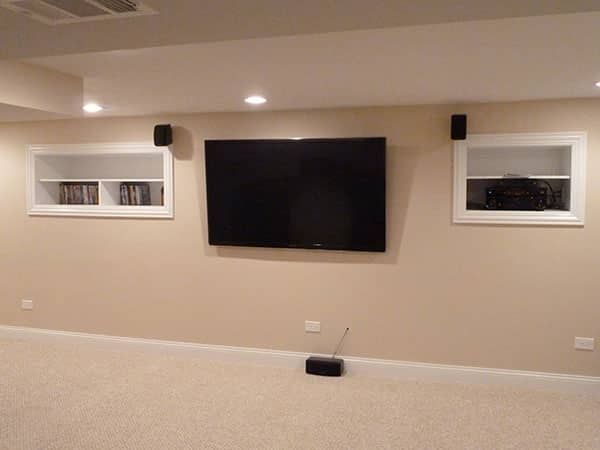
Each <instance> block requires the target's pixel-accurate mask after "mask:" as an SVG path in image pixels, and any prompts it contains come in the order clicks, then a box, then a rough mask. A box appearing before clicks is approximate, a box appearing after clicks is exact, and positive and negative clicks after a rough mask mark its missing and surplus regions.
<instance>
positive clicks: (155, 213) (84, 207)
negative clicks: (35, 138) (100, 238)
mask: <svg viewBox="0 0 600 450" xmlns="http://www.w3.org/2000/svg"><path fill="white" fill-rule="evenodd" d="M27 155H28V156H27V212H28V214H30V215H53V216H62V215H68V216H103V217H155V218H170V217H173V181H172V171H173V156H172V154H171V152H170V150H169V149H168V148H167V147H155V146H154V145H153V144H152V143H148V142H142V143H137V142H136V143H106V144H82V145H74V144H67V145H32V146H30V147H29V150H28V154H27ZM61 183H68V184H77V183H82V184H91V185H94V184H95V185H97V187H98V188H97V197H98V204H72V203H71V204H64V203H61V201H64V199H63V197H64V195H62V194H64V193H65V191H64V190H63V191H62V194H61ZM121 183H143V185H142V188H140V189H141V190H140V191H139V192H144V194H143V198H144V200H145V201H150V202H151V204H149V205H148V204H145V205H129V204H127V205H122V204H120V203H121V192H120V189H121ZM76 192H77V191H76ZM139 192H138V195H140V194H139ZM69 195H70V194H69ZM85 195H86V196H87V195H88V191H85ZM89 195H91V194H89ZM132 195H133V194H132ZM86 198H87V197H86Z"/></svg>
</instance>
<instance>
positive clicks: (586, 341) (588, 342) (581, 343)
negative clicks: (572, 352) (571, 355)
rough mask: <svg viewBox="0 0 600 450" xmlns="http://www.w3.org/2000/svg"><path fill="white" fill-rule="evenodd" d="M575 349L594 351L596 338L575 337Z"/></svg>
mask: <svg viewBox="0 0 600 450" xmlns="http://www.w3.org/2000/svg"><path fill="white" fill-rule="evenodd" d="M575 349H576V350H588V351H594V338H589V337H576V338H575Z"/></svg>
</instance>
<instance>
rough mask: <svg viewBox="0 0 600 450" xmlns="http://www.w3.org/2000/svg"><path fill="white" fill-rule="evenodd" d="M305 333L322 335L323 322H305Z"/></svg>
mask: <svg viewBox="0 0 600 450" xmlns="http://www.w3.org/2000/svg"><path fill="white" fill-rule="evenodd" d="M304 331H306V332H307V333H320V332H321V322H314V321H312V320H305V321H304Z"/></svg>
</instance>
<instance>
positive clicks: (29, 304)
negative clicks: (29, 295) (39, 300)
mask: <svg viewBox="0 0 600 450" xmlns="http://www.w3.org/2000/svg"><path fill="white" fill-rule="evenodd" d="M21 309H24V310H27V311H30V310H32V309H33V300H21Z"/></svg>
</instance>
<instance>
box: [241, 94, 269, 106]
mask: <svg viewBox="0 0 600 450" xmlns="http://www.w3.org/2000/svg"><path fill="white" fill-rule="evenodd" d="M244 101H245V102H246V103H250V104H251V105H262V104H263V103H267V99H266V98H264V97H261V96H260V95H252V96H250V97H246V98H245V99H244Z"/></svg>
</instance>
